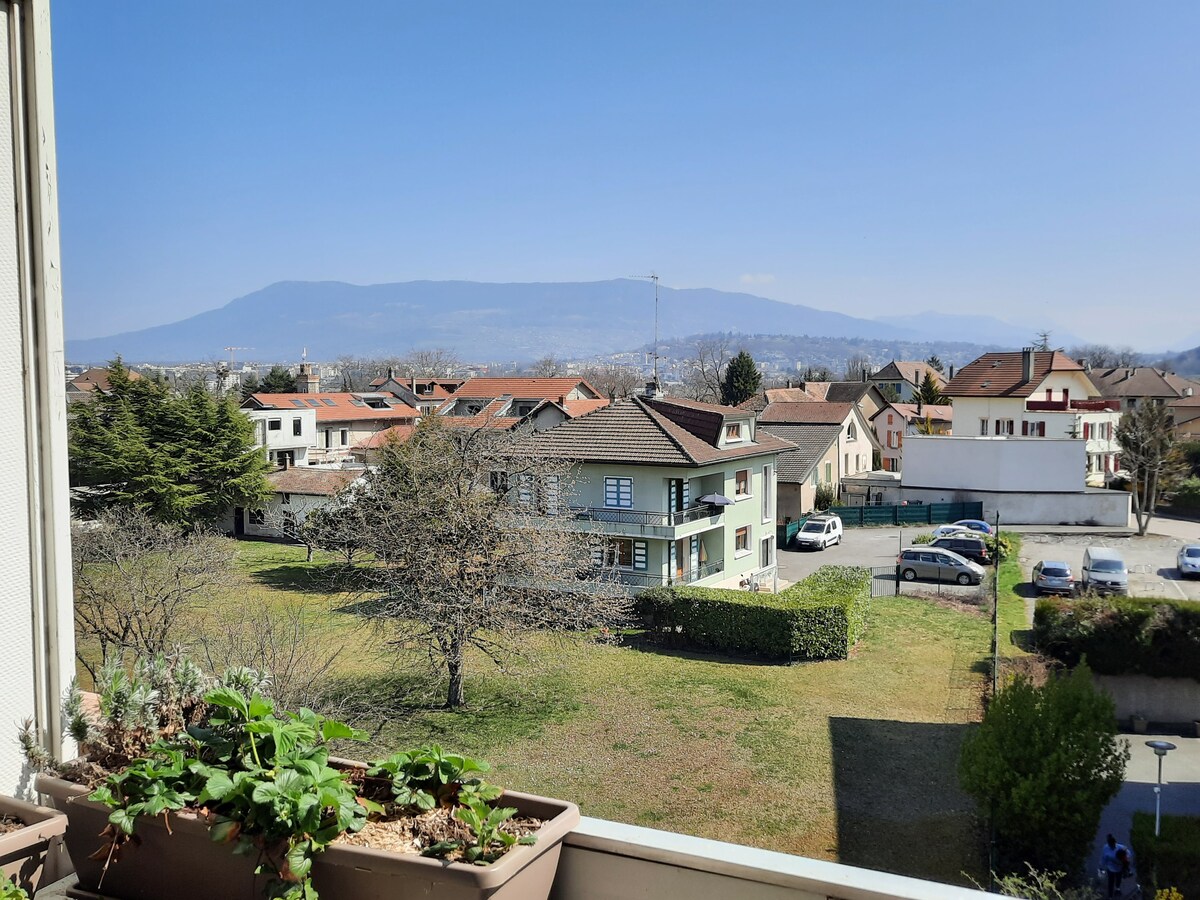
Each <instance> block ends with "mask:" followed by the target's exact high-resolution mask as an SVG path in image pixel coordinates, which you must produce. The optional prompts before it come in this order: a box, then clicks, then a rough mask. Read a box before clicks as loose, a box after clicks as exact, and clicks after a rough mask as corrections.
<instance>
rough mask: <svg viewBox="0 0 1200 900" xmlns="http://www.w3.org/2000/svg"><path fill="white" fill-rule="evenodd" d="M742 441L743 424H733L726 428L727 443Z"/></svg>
mask: <svg viewBox="0 0 1200 900" xmlns="http://www.w3.org/2000/svg"><path fill="white" fill-rule="evenodd" d="M741 439H742V423H741V422H731V423H730V424H728V425H726V426H725V442H726V443H730V442H732V441H740V440H741Z"/></svg>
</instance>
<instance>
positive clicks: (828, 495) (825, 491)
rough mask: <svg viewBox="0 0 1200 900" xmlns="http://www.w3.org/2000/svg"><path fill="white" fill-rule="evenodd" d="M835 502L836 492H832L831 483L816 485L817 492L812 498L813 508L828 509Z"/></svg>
mask: <svg viewBox="0 0 1200 900" xmlns="http://www.w3.org/2000/svg"><path fill="white" fill-rule="evenodd" d="M836 500H837V491H836V490H834V487H833V484H832V482H825V483H824V484H818V485H817V492H816V494H815V495H814V496H813V506H814V507H815V508H816V509H829V507H831V506H833V504H834V501H836Z"/></svg>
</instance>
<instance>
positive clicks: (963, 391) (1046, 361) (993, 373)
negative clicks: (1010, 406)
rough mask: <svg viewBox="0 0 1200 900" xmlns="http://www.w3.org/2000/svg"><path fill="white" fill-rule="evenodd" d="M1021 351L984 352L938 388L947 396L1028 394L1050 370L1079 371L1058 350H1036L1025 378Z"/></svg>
mask: <svg viewBox="0 0 1200 900" xmlns="http://www.w3.org/2000/svg"><path fill="white" fill-rule="evenodd" d="M1022 355H1023V354H1022V352H1021V351H1020V350H1016V351H1012V352H1007V353H985V354H983V356H981V357H979V359H977V360H975V361H974V362H971V363H968V364H967V365H965V366H963V367H962V368H961V369H959V370H958V374H956V375H955V376H954V377H953V378H952V379H951V380H950V383H949V384H947V385H946V387H945V388H944V389H943V391H942V392H943V393H944V394H946V396H948V397H1029V396H1031V395H1032V394H1033V392H1034V391H1035V390H1037V388H1038V385H1039V384H1041V383H1042V381H1043V380H1045V378H1046V376H1047V375H1049V374H1050V373H1051V372H1082V371H1083V366H1081V365H1079V363H1077V362H1075V360H1073V359H1071V357H1069V356H1067V355H1066V354H1065V353H1061V352H1059V351H1058V350H1051V351H1046V350H1042V351H1036V352H1034V354H1033V377H1032V378H1031V379H1029V380H1028V381H1025V379H1024V378H1023V377H1022V375H1023V374H1024V372H1023V360H1022ZM1097 393H1099V392H1098V391H1097Z"/></svg>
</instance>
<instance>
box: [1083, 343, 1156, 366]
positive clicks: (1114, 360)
mask: <svg viewBox="0 0 1200 900" xmlns="http://www.w3.org/2000/svg"><path fill="white" fill-rule="evenodd" d="M1070 356H1071V358H1072V359H1076V360H1079V361H1081V362H1082V361H1084V360H1086V361H1087V363H1088V364H1089V365H1090V366H1091V367H1092V368H1093V369H1116V368H1120V367H1122V366H1136V365H1140V363H1141V354H1140V353H1138V352H1137V351H1136V350H1134V349H1133V348H1132V347H1129V346H1123V347H1113V346H1112V345H1110V344H1081V345H1080V346H1078V347H1072V348H1071V352H1070Z"/></svg>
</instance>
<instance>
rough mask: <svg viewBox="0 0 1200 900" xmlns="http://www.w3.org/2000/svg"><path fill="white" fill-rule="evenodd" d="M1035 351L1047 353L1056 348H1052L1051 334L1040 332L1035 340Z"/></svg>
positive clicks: (1035, 336)
mask: <svg viewBox="0 0 1200 900" xmlns="http://www.w3.org/2000/svg"><path fill="white" fill-rule="evenodd" d="M1033 349H1034V350H1037V351H1038V352H1040V353H1045V352H1047V351H1049V350H1053V349H1054V348H1053V347H1051V346H1050V332H1049V331H1039V332H1038V333H1037V334H1036V335H1034V338H1033Z"/></svg>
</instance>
